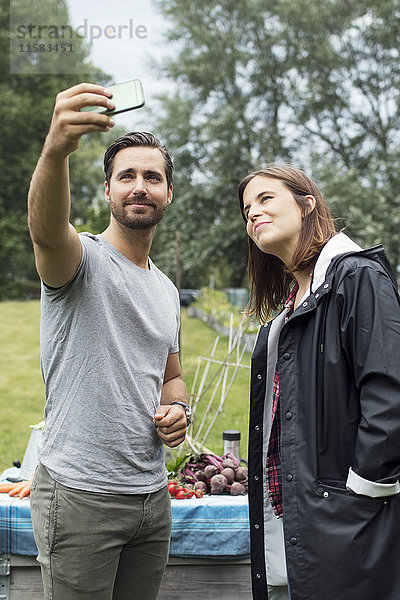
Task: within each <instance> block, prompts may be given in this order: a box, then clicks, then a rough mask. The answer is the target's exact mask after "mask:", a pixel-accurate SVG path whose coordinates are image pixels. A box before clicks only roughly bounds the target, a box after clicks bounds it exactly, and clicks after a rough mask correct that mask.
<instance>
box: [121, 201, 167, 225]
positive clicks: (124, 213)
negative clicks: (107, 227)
mask: <svg viewBox="0 0 400 600" xmlns="http://www.w3.org/2000/svg"><path fill="white" fill-rule="evenodd" d="M130 203H133V204H135V203H138V204H144V205H145V206H144V207H143V209H140V208H135V212H129V211H132V209H129V204H130ZM148 207H150V211H149V208H148ZM110 209H111V214H112V216H113V217H114V219H115V220H116V221H117V222H118V223H120V224H121V225H124V226H125V227H127V228H128V229H150V228H152V227H155V226H156V225H157V224H158V223H159V222H160V221H161V219H162V218H163V216H164V215H165V212H166V210H167V203H165V204H163V205H162V206H158V205H157V204H156V203H155V202H152V201H151V200H150V199H148V198H146V199H143V198H140V199H139V198H132V199H131V200H130V201H129V202H122V203H121V204H119V205H116V204H115V202H114V201H113V199H112V197H110Z"/></svg>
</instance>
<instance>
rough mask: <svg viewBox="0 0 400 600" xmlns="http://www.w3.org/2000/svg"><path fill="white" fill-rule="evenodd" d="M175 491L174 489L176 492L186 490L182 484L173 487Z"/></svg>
mask: <svg viewBox="0 0 400 600" xmlns="http://www.w3.org/2000/svg"><path fill="white" fill-rule="evenodd" d="M175 491H176V492H186V488H185V487H184V486H183V485H178V486H177V487H176V488H175Z"/></svg>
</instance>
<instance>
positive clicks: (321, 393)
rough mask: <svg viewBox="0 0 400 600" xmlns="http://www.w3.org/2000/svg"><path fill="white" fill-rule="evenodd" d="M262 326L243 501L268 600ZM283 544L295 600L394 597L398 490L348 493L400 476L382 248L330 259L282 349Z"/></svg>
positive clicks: (393, 288)
mask: <svg viewBox="0 0 400 600" xmlns="http://www.w3.org/2000/svg"><path fill="white" fill-rule="evenodd" d="M269 328H270V324H267V325H265V326H263V327H261V329H260V333H259V336H258V340H257V343H256V347H255V350H254V354H253V359H252V379H251V406H250V436H249V504H250V527H251V553H252V582H253V596H254V599H255V600H266V599H267V598H268V594H267V584H266V569H265V555H264V528H263V471H264V468H265V465H263V460H262V456H263V411H264V396H265V383H266V353H267V344H268V333H269ZM278 371H279V383H280V402H281V406H280V415H281V425H282V433H281V436H282V437H281V459H282V481H283V505H284V516H283V519H284V537H285V552H286V563H287V571H288V579H289V586H290V592H291V597H292V600H400V494H395V495H391V496H387V497H378V498H376V497H369V496H365V495H359V494H356V493H354V492H352V491H350V490H348V489H347V488H346V481H347V477H348V473H349V468H350V467H351V468H352V469H353V471H355V473H356V474H357V475H359V476H361V477H363V478H365V479H367V480H369V481H371V482H379V483H394V482H395V481H397V480H398V478H399V474H400V298H399V296H398V293H397V285H396V282H395V279H394V277H393V274H392V272H391V269H390V266H389V263H388V261H387V258H386V256H385V254H384V251H383V248H382V247H381V246H377V247H375V248H371V249H369V250H364V251H361V252H357V253H355V252H349V253H346V254H342V255H339V256H336V257H335V258H333V259H332V261H331V263H330V265H329V267H328V268H327V270H326V273H325V279H324V281H323V283H322V284H321V285H319V287H318V289H315V290H312V293H311V295H310V296H309V297H308V298H307V299H306V301H305V302H303V304H302V305H301V306H300V307H298V308H297V310H296V311H295V312H294V313H293V315H292V316H291V317H290V318H289V319H288V321H287V322H286V323H285V325H284V326H283V329H282V331H281V333H280V338H279V347H278Z"/></svg>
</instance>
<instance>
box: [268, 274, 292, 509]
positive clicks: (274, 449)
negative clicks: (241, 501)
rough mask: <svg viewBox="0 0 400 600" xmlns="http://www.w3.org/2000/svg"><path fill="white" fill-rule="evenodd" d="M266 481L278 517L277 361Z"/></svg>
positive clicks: (279, 496)
mask: <svg viewBox="0 0 400 600" xmlns="http://www.w3.org/2000/svg"><path fill="white" fill-rule="evenodd" d="M298 289H299V286H298V285H297V283H296V284H295V285H294V286H293V288H292V289H291V291H290V294H289V296H288V299H287V300H286V302H285V308H289V311H288V313H287V315H286V319H285V320H287V319H288V318H289V317H290V315H291V314H292V313H293V310H294V300H295V298H296V294H297V291H298ZM266 467H267V472H266V482H267V490H268V496H269V499H270V502H271V506H272V510H273V511H274V514H275V516H276V517H277V518H278V519H280V518H281V517H282V515H283V503H282V469H281V417H280V402H279V376H278V363H277V364H276V367H275V377H274V390H273V397H272V426H271V435H270V438H269V444H268V454H267V465H266Z"/></svg>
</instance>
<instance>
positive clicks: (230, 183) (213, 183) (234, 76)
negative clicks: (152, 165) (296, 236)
mask: <svg viewBox="0 0 400 600" xmlns="http://www.w3.org/2000/svg"><path fill="white" fill-rule="evenodd" d="M159 6H160V10H162V12H163V14H164V16H165V17H166V18H167V19H168V20H169V21H170V22H171V28H170V30H169V32H168V40H169V42H170V44H171V45H172V48H173V49H174V51H173V54H172V52H171V56H173V57H172V58H168V59H164V61H163V69H164V73H165V74H166V75H167V77H169V78H170V79H171V80H173V82H174V83H175V84H176V86H177V91H175V92H174V94H172V95H171V94H169V95H165V96H164V97H163V98H161V111H160V112H161V117H160V118H159V119H158V122H157V127H158V130H159V131H160V132H161V137H162V138H163V139H164V140H165V141H166V144H167V146H168V147H169V148H170V149H171V150H172V152H173V155H174V158H175V165H176V173H177V175H176V186H175V189H176V192H175V196H176V198H175V206H174V207H171V210H170V212H169V214H168V215H167V217H166V219H165V223H164V224H163V226H162V228H160V238H159V239H160V241H163V242H164V243H160V244H159V246H157V245H156V246H155V248H156V250H157V252H158V251H159V255H157V257H156V260H157V262H160V261H161V262H162V261H163V259H164V258H165V259H166V262H168V263H169V264H173V254H174V251H175V249H174V247H173V245H172V244H171V239H173V238H174V231H175V230H176V229H179V231H180V237H181V240H182V241H181V244H182V248H181V253H182V257H183V280H184V285H193V282H195V283H196V285H197V284H198V282H199V281H202V282H203V283H205V282H206V280H207V276H208V273H209V271H210V270H217V273H219V281H220V283H221V284H223V285H240V283H241V282H242V280H243V274H244V272H245V261H246V249H245V246H246V236H245V233H244V230H243V223H241V221H240V217H239V213H238V210H237V206H236V204H235V196H236V186H237V183H238V182H239V180H240V179H241V178H242V177H243V176H244V175H245V174H246V173H247V172H248V171H249V170H252V169H254V168H256V167H257V166H258V165H260V164H262V163H265V162H268V161H275V160H278V161H279V160H284V161H290V162H294V163H296V164H299V165H300V166H303V167H304V168H305V169H306V170H307V171H308V172H310V173H311V174H312V175H313V176H314V178H315V179H316V180H317V181H318V182H319V184H320V185H321V187H322V189H323V190H324V191H325V192H326V196H327V199H328V201H329V202H330V203H331V205H332V207H333V209H334V211H335V213H336V214H337V215H338V216H340V217H342V218H343V221H342V222H343V223H344V224H345V225H347V226H348V230H349V232H350V233H351V234H352V235H354V236H355V237H356V239H357V240H358V241H359V242H360V243H362V244H364V245H369V244H373V243H376V242H377V241H378V240H380V241H383V242H384V245H385V247H386V249H387V251H388V255H389V258H390V260H391V261H392V264H393V265H394V266H396V265H397V264H399V262H400V255H399V252H400V228H399V220H400V211H399V210H398V209H399V192H398V190H399V183H400V181H399V177H400V170H399V166H400V165H399V162H400V155H399V151H400V149H399V119H398V111H399V69H400V62H399V49H398V48H399V41H400V40H399V30H400V25H399V15H400V7H399V0H380V1H379V2H377V1H373V0H362V1H360V2H357V3H352V2H348V0H296V2H287V0H273V1H272V0H244V1H238V0H220V1H217V2H216V1H211V0H207V1H205V2H203V3H193V2H190V1H189V0H166V1H163V2H160V3H159ZM167 239H169V240H170V249H169V252H167V253H165V252H164V248H165V244H166V242H167ZM158 248H160V250H158ZM164 268H165V267H164Z"/></svg>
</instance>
